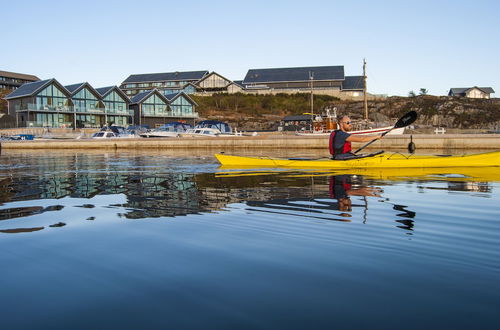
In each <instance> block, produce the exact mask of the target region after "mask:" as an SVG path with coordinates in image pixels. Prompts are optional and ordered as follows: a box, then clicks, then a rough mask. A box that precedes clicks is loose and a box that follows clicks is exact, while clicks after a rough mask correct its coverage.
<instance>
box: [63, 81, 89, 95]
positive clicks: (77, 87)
mask: <svg viewBox="0 0 500 330" xmlns="http://www.w3.org/2000/svg"><path fill="white" fill-rule="evenodd" d="M84 85H85V83H84V82H82V83H78V84H73V85H66V86H64V87H65V88H66V89H67V90H68V91H69V92H70V93H71V95H73V94H74V93H75V91H76V90H80V89H81V88H82V87H83V86H84Z"/></svg>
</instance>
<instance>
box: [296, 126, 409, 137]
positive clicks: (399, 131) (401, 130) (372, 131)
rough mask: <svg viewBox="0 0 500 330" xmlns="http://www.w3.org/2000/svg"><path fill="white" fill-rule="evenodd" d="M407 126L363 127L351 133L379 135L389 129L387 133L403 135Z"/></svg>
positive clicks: (315, 134) (316, 134) (312, 134)
mask: <svg viewBox="0 0 500 330" xmlns="http://www.w3.org/2000/svg"><path fill="white" fill-rule="evenodd" d="M405 128H406V127H400V128H394V126H386V127H378V128H370V129H363V130H358V131H351V132H349V134H354V135H377V134H382V133H385V132H387V131H389V133H387V135H402V134H403V133H404V131H405ZM391 129H392V130H391ZM330 134H331V131H327V132H324V131H317V132H313V133H306V132H296V133H295V135H300V136H329V135H330Z"/></svg>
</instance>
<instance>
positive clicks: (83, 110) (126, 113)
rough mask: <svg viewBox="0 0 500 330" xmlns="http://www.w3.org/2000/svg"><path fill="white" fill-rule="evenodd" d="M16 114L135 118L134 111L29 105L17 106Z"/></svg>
mask: <svg viewBox="0 0 500 330" xmlns="http://www.w3.org/2000/svg"><path fill="white" fill-rule="evenodd" d="M15 110H16V112H27V111H33V112H51V113H54V112H56V113H76V114H97V115H113V116H133V115H134V110H130V109H127V110H121V111H119V110H118V111H117V110H114V109H113V110H108V111H106V109H103V108H84V107H73V106H53V105H38V104H34V103H28V104H23V105H16V107H15Z"/></svg>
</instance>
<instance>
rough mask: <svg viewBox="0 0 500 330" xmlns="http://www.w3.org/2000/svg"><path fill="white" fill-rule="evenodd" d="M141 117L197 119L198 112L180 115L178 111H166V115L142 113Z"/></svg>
mask: <svg viewBox="0 0 500 330" xmlns="http://www.w3.org/2000/svg"><path fill="white" fill-rule="evenodd" d="M142 117H158V118H198V117H199V116H198V112H192V113H182V112H180V111H168V112H166V113H142Z"/></svg>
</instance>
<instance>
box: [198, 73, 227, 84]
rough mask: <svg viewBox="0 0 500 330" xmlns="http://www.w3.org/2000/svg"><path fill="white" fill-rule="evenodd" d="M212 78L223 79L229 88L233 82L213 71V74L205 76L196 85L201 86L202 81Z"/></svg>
mask: <svg viewBox="0 0 500 330" xmlns="http://www.w3.org/2000/svg"><path fill="white" fill-rule="evenodd" d="M210 76H219V77H220V78H222V79H224V80H226V81H227V85H226V86H229V85H231V83H232V81H231V80H230V79H227V78H226V77H224V76H223V75H221V74H218V73H217V72H215V71H212V72H210V73H209V74H207V75H205V76H204V77H203V78H201V79H200V80H198V81H197V82H196V85H198V86H199V84H200V83H201V82H202V81H204V80H207V79H208V78H210Z"/></svg>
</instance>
